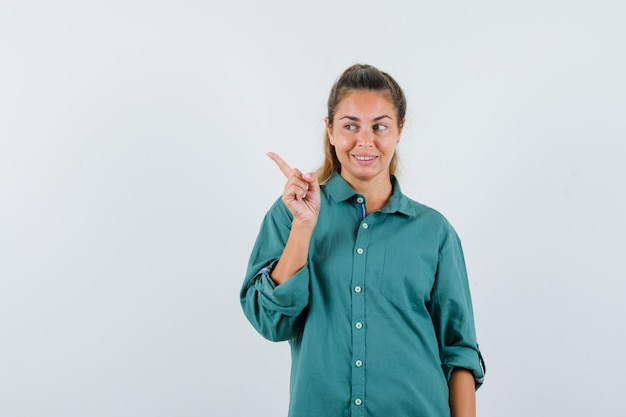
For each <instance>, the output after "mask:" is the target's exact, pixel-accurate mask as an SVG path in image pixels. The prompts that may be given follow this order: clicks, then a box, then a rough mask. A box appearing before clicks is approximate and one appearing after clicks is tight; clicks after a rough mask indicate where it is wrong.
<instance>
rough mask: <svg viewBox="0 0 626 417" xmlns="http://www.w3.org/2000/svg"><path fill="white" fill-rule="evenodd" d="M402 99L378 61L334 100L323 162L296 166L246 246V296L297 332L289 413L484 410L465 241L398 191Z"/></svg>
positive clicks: (279, 334)
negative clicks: (479, 403)
mask: <svg viewBox="0 0 626 417" xmlns="http://www.w3.org/2000/svg"><path fill="white" fill-rule="evenodd" d="M405 114H406V100H405V97H404V93H403V92H402V90H401V88H400V87H399V85H398V84H397V83H396V81H395V80H394V79H393V78H392V77H391V76H389V75H388V74H386V73H384V72H381V71H379V70H378V69H376V68H375V67H372V66H369V65H354V66H352V67H350V68H348V69H347V70H346V71H345V72H344V73H343V74H342V75H341V76H340V77H339V79H338V80H337V81H336V82H335V85H334V86H333V88H332V90H331V93H330V97H329V100H328V117H327V118H326V119H325V122H326V135H325V140H324V148H325V161H324V164H323V166H322V167H321V168H320V169H319V170H318V172H317V173H315V174H303V173H302V172H300V171H299V170H297V169H292V168H291V167H290V166H289V165H288V164H287V163H286V162H285V161H283V160H282V159H281V158H280V157H279V156H278V155H276V154H274V153H269V154H268V155H269V157H270V158H271V159H272V160H273V161H274V162H275V163H276V164H277V165H278V167H279V168H280V170H281V171H282V172H283V174H284V175H285V177H286V178H287V182H286V184H285V187H284V190H283V195H282V198H281V199H279V200H277V201H276V203H275V204H274V205H273V206H272V207H271V209H270V210H269V212H268V213H267V215H266V217H265V219H264V221H263V224H262V226H261V230H260V233H259V236H258V238H257V241H256V244H255V246H254V249H253V251H252V255H251V257H250V262H249V265H248V271H247V275H246V278H245V280H244V283H243V286H242V289H241V304H242V307H243V310H244V312H245V314H246V316H247V318H248V319H249V320H250V322H251V323H252V325H253V326H254V327H255V328H256V329H257V330H258V331H259V333H260V334H261V335H263V336H264V337H266V338H267V339H269V340H273V341H281V340H288V341H289V343H290V345H291V355H292V368H291V384H290V405H289V416H290V417H339V416H364V417H365V416H373V417H381V416H393V417H399V416H407V417H408V416H411V417H416V416H424V417H444V416H450V415H452V416H453V417H466V416H475V413H476V412H475V395H474V392H475V389H477V388H478V387H479V386H480V384H481V383H482V380H483V376H484V369H483V367H482V359H481V356H480V352H479V350H478V345H477V342H476V336H475V330H474V319H473V312H472V303H471V298H470V291H469V286H468V281H467V276H466V270H465V263H464V259H463V253H462V249H461V244H460V241H459V238H458V236H457V234H456V233H455V231H454V229H453V228H452V226H451V225H450V224H449V223H448V221H447V220H446V219H445V218H444V217H443V216H442V215H441V214H440V213H438V212H437V211H435V210H433V209H431V208H428V207H426V206H424V205H422V204H420V203H417V202H415V201H413V200H411V199H409V198H408V197H406V196H405V195H404V194H402V191H401V190H400V185H399V183H398V180H397V179H396V177H395V176H394V173H395V170H396V146H397V144H398V142H399V140H400V136H401V134H402V128H403V126H404V123H405Z"/></svg>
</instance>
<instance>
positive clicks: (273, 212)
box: [240, 200, 309, 341]
mask: <svg viewBox="0 0 626 417" xmlns="http://www.w3.org/2000/svg"><path fill="white" fill-rule="evenodd" d="M291 221H292V218H291V214H290V213H289V211H288V210H287V208H286V207H285V206H284V204H283V203H282V201H281V200H278V201H277V202H276V203H275V204H274V205H273V206H272V208H271V209H270V211H269V212H268V213H267V215H266V216H265V219H264V220H263V223H262V225H261V229H260V232H259V235H258V237H257V240H256V242H255V245H254V248H253V250H252V254H251V255H250V260H249V262H248V268H247V272H246V277H245V279H244V282H243V285H242V287H241V292H240V300H241V306H242V308H243V311H244V314H245V315H246V317H247V318H248V320H249V321H250V323H251V324H252V326H253V327H254V328H255V329H256V330H257V331H258V332H259V333H260V334H261V335H262V336H263V337H265V338H266V339H268V340H271V341H281V340H288V339H291V338H293V337H294V336H296V335H297V334H298V333H299V332H300V331H301V329H302V326H303V324H304V315H305V310H306V307H307V305H308V303H309V268H308V264H307V265H305V266H304V267H303V268H302V269H301V270H300V271H298V272H297V273H296V274H295V275H294V276H293V277H292V278H290V279H289V280H288V281H287V282H285V283H283V284H281V285H276V284H275V283H274V281H272V279H271V278H270V273H271V271H272V269H273V268H274V265H275V264H276V263H277V262H278V259H279V258H280V255H281V254H282V252H283V249H284V247H285V244H286V242H287V238H288V237H289V232H290V230H291Z"/></svg>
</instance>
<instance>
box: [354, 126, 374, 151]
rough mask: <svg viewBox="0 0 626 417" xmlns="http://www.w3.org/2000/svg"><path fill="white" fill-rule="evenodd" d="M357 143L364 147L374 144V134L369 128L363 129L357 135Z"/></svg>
mask: <svg viewBox="0 0 626 417" xmlns="http://www.w3.org/2000/svg"><path fill="white" fill-rule="evenodd" d="M357 145H358V146H360V147H363V148H370V147H372V146H374V134H373V133H372V132H370V131H368V130H362V131H361V132H359V136H358V137H357Z"/></svg>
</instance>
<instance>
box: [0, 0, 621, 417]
mask: <svg viewBox="0 0 626 417" xmlns="http://www.w3.org/2000/svg"><path fill="white" fill-rule="evenodd" d="M625 17H626V5H625V4H624V3H623V2H620V1H617V0H615V1H610V0H605V1H602V0H594V1H576V0H574V1H565V0H526V1H511V2H501V1H488V0H477V1H446V2H442V1H411V2H409V1H404V2H400V1H387V2H378V1H377V2H374V1H367V0H361V1H340V0H338V1H326V0H323V1H316V2H308V3H303V4H301V3H300V2H289V1H253V0H246V1H232V2H212V1H191V0H177V1H163V0H157V1H142V0H125V1H91V2H84V1H82V2H81V1H66V0H60V1H55V2H48V1H10V0H7V1H2V2H1V3H0V60H1V61H0V416H1V417H52V416H62V417H84V416H90V417H100V416H116V417H131V416H132V417H136V416H150V417H161V416H168V417H169V416H189V417H194V416H197V417H199V416H250V415H255V416H263V417H265V416H284V415H286V410H287V403H288V382H289V381H288V378H289V350H288V345H287V344H286V343H278V344H276V343H271V342H268V341H266V340H264V339H263V338H262V337H261V336H259V335H258V334H257V333H256V332H255V331H254V330H253V328H252V327H251V326H250V325H249V324H248V322H247V321H246V319H245V317H244V316H243V314H242V312H241V307H240V304H239V288H240V286H241V282H242V280H243V276H244V272H245V268H246V264H247V261H248V256H249V253H250V250H251V248H252V245H253V243H254V239H255V237H256V233H257V231H258V227H259V225H260V222H261V220H262V217H263V215H264V214H265V212H266V210H267V209H268V208H269V206H270V204H271V203H272V202H273V201H274V200H275V199H276V198H278V197H279V196H280V193H281V191H282V186H283V177H282V174H281V173H280V172H279V171H278V169H277V168H276V167H275V166H274V165H273V163H272V162H271V161H270V160H269V159H268V158H267V157H266V156H265V153H266V152H267V151H275V152H277V153H279V154H280V155H281V156H283V157H284V158H285V159H286V160H287V161H288V162H289V163H290V164H292V165H293V166H297V167H299V168H301V169H302V170H305V171H307V170H313V169H315V168H316V167H317V166H318V165H319V163H320V162H321V141H322V133H323V118H324V116H325V102H326V99H327V95H328V92H329V90H330V87H331V85H332V83H333V82H334V80H335V79H336V77H337V76H339V74H340V73H341V72H342V71H343V70H344V69H345V68H346V67H348V66H349V65H351V64H354V63H357V62H358V63H369V64H373V65H376V66H377V67H379V68H380V69H382V70H384V71H387V72H389V73H390V74H392V75H393V76H394V77H395V78H396V80H397V81H398V82H399V83H400V84H401V85H402V86H403V88H404V89H405V93H406V95H407V97H408V103H409V109H408V123H407V125H406V128H405V132H404V136H403V138H402V141H401V144H400V146H399V153H400V155H401V160H402V164H401V174H400V181H401V184H402V185H403V190H404V191H405V192H406V193H407V194H408V195H409V196H411V197H413V198H414V199H416V200H418V201H420V202H422V203H424V204H427V205H429V206H432V207H434V208H436V209H438V210H439V211H441V212H442V213H443V214H444V215H445V216H446V217H447V218H448V219H449V220H450V221H451V222H452V224H453V225H454V226H455V228H456V229H457V231H458V233H459V235H460V236H461V239H462V241H463V244H464V248H465V254H466V260H467V267H468V271H469V275H470V282H471V289H472V294H473V298H474V306H475V315H476V322H477V331H478V337H479V341H480V344H481V348H482V350H483V353H484V356H485V359H486V361H487V379H486V383H485V385H484V386H483V388H481V389H480V390H479V391H478V394H477V398H478V411H479V415H480V416H482V417H501V416H509V417H522V416H524V417H526V416H550V417H551V416H589V415H596V416H623V415H626V414H625V413H626V412H625V411H624V406H623V388H624V383H623V375H624V372H625V371H626V362H625V359H624V358H625V355H624V354H623V349H624V344H625V342H626V337H625V336H624V317H626V307H624V303H623V298H624V296H625V295H626V284H625V281H626V280H625V278H626V273H625V270H626V256H625V255H624V252H625V249H626V246H625V244H624V241H623V239H624V235H625V233H626V221H625V218H624V217H625V216H624V215H625V213H626V195H625V192H624V189H625V187H624V180H625V179H626V158H625V153H624V152H625V150H624V141H625V140H626V117H625V116H626V82H625V77H624V74H626V58H625V54H624V51H625V48H626V45H625V40H626V26H625V25H624V18H625ZM389 415H390V416H393V410H390V413H389Z"/></svg>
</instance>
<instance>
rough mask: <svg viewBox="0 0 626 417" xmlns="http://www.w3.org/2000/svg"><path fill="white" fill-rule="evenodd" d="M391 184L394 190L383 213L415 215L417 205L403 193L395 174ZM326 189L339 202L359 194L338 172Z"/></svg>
mask: <svg viewBox="0 0 626 417" xmlns="http://www.w3.org/2000/svg"><path fill="white" fill-rule="evenodd" d="M391 184H392V186H393V192H392V193H391V198H390V199H389V201H388V202H387V205H386V206H385V207H383V209H382V212H383V213H396V212H398V213H402V214H405V215H407V216H415V215H416V213H415V207H414V206H413V204H411V200H410V199H409V198H408V197H407V196H405V195H404V194H402V190H401V189H400V183H399V182H398V179H397V178H396V177H395V176H393V175H392V176H391ZM326 190H327V191H328V193H329V194H330V196H331V197H332V198H333V199H334V200H335V201H337V202H340V201H346V200H349V199H351V198H352V197H355V196H356V195H357V193H356V191H354V189H353V188H352V187H351V186H350V184H348V183H347V182H346V180H344V179H343V177H342V176H341V175H339V173H338V172H335V173H334V174H333V175H332V177H330V179H329V180H328V182H327V183H326Z"/></svg>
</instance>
